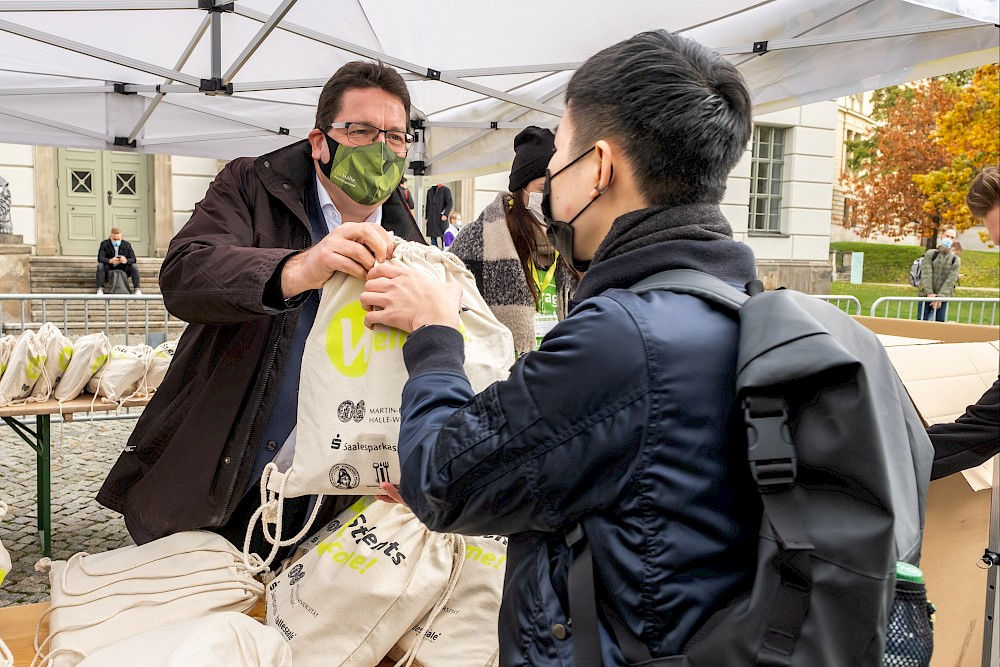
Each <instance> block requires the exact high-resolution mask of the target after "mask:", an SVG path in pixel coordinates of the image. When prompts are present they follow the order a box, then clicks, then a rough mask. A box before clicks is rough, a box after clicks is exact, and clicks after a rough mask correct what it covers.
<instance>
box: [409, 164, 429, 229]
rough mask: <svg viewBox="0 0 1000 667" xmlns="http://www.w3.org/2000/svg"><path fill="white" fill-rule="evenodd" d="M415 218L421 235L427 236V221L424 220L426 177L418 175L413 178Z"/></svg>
mask: <svg viewBox="0 0 1000 667" xmlns="http://www.w3.org/2000/svg"><path fill="white" fill-rule="evenodd" d="M413 180H414V184H413V188H414V189H413V193H412V194H413V216H414V217H415V218H416V219H417V227H419V228H420V233H421V234H423V235H424V236H425V237H426V236H427V221H426V220H425V219H424V214H423V210H424V177H423V176H420V175H417V176H414V177H413Z"/></svg>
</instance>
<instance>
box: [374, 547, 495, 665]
mask: <svg viewBox="0 0 1000 667" xmlns="http://www.w3.org/2000/svg"><path fill="white" fill-rule="evenodd" d="M463 556H464V557H465V566H464V567H463V568H462V574H461V576H459V578H458V583H457V584H456V585H455V591H454V592H453V593H452V594H451V596H450V597H449V599H448V604H447V605H446V606H445V607H444V609H443V610H442V612H441V614H440V615H438V616H437V618H436V619H434V620H433V621H432V620H431V619H430V618H429V617H424V618H422V619H420V622H419V623H417V624H416V625H415V626H413V628H412V629H411V631H410V632H408V633H406V634H405V635H403V637H402V638H401V639H400V640H399V641H398V642H397V643H396V646H394V647H393V649H392V650H391V651H390V652H389V656H390V657H391V658H392V659H393V660H407V661H408V660H409V659H410V657H411V656H412V664H414V665H417V666H418V667H452V666H453V667H490V666H491V665H493V664H494V663H495V662H496V661H497V659H498V656H499V652H500V642H499V639H498V636H497V623H498V620H499V616H500V600H501V598H502V597H503V579H504V573H505V572H506V570H507V538H506V537H501V536H498V535H486V536H483V537H466V538H465V553H464V554H463ZM418 640H422V642H421V643H420V644H419V645H418V644H417V642H418Z"/></svg>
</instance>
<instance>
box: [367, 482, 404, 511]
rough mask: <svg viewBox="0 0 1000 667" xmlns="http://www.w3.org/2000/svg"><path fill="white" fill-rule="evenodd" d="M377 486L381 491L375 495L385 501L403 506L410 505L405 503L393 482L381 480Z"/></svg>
mask: <svg viewBox="0 0 1000 667" xmlns="http://www.w3.org/2000/svg"><path fill="white" fill-rule="evenodd" d="M379 488H380V489H382V493H379V494H377V495H376V496H375V497H376V498H378V499H379V500H382V501H384V502H387V503H398V504H399V505H402V506H403V507H406V508H409V507H410V506H409V505H407V504H406V501H405V500H403V496H402V495H401V494H400V493H399V487H397V486H396V485H395V484H390V483H389V482H382V483H381V484H379Z"/></svg>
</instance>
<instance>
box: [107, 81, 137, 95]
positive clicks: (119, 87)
mask: <svg viewBox="0 0 1000 667" xmlns="http://www.w3.org/2000/svg"><path fill="white" fill-rule="evenodd" d="M128 85H129V84H127V83H116V84H114V86H113V87H114V89H115V92H116V93H118V94H119V95H138V94H139V93H137V92H136V91H134V90H128V89H127V88H126V86H128Z"/></svg>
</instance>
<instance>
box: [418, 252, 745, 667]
mask: <svg viewBox="0 0 1000 667" xmlns="http://www.w3.org/2000/svg"><path fill="white" fill-rule="evenodd" d="M690 243H698V244H699V245H696V246H692V247H693V248H695V249H699V250H698V252H694V253H687V254H684V253H681V252H680V251H679V250H677V249H680V248H683V246H684V244H690ZM706 243H710V244H715V245H711V246H710V245H706ZM678 244H679V245H678ZM659 245H661V246H662V247H660V248H659V249H657V248H644V249H642V250H641V251H638V252H632V253H626V254H624V255H622V256H620V257H615V258H612V259H609V260H607V261H605V262H603V263H601V264H600V265H595V266H593V267H592V268H591V269H590V270H589V271H588V273H587V275H586V277H585V278H584V280H585V282H586V283H588V284H589V285H590V291H591V292H593V293H594V295H593V296H590V298H586V300H584V301H583V302H582V303H579V304H578V305H577V306H576V307H575V308H574V309H573V310H572V311H571V313H570V315H569V316H568V317H567V318H566V319H565V320H563V321H562V322H560V323H559V324H558V325H557V326H556V327H555V328H554V329H553V330H552V331H551V332H550V334H549V335H548V336H547V337H546V338H545V340H544V342H543V343H542V345H541V349H539V350H538V351H537V352H531V353H528V354H527V355H525V356H524V357H522V359H521V361H520V362H519V363H518V364H517V365H516V366H515V367H514V369H513V370H512V374H511V376H510V379H508V380H507V381H505V382H499V383H496V384H494V385H493V386H491V387H490V388H488V389H487V390H486V391H484V392H483V393H481V394H479V395H478V396H477V395H474V394H473V392H472V389H471V387H470V385H469V382H468V380H467V379H466V377H465V374H464V373H463V370H462V363H463V356H464V354H463V340H462V337H461V335H460V334H459V333H458V332H457V331H455V330H453V329H450V328H447V327H426V328H424V329H421V330H419V331H417V332H415V333H414V334H413V335H412V336H411V337H410V338H409V340H408V341H407V342H406V345H405V346H404V348H403V352H404V355H405V358H406V363H407V367H408V370H409V372H410V379H409V381H408V382H407V384H406V386H405V388H404V390H403V400H402V424H401V432H400V443H399V456H400V461H401V463H402V481H401V484H400V490H401V492H402V494H403V497H404V499H405V500H406V501H407V502H408V503H409V505H410V507H411V508H412V509H413V511H414V512H415V513H416V515H417V516H418V517H419V518H420V519H421V520H422V521H423V522H424V523H425V524H426V525H427V526H428V527H429V528H431V529H432V530H436V531H442V532H457V533H463V534H467V535H481V534H494V535H496V534H500V535H507V536H509V538H510V543H509V553H508V568H507V576H506V581H505V587H504V596H503V605H502V609H501V616H500V647H501V649H500V650H501V664H503V665H505V666H508V665H518V666H521V665H525V666H528V665H530V666H532V667H540V666H546V665H567V666H568V665H572V664H573V661H572V641H571V637H567V638H566V639H562V640H560V639H558V638H557V637H556V636H555V635H554V633H553V626H555V625H556V624H566V622H567V617H568V604H567V593H566V579H567V572H568V568H569V564H570V553H569V549H568V547H567V546H566V545H565V541H564V534H565V531H567V530H569V529H570V528H572V526H573V525H574V524H576V523H578V522H582V525H583V527H584V530H585V532H586V534H587V537H588V539H589V541H590V544H591V547H592V550H593V553H594V563H595V577H596V579H597V580H598V581H599V582H600V588H599V589H598V597H599V599H600V600H602V604H604V605H607V606H608V607H610V608H611V609H612V610H613V611H614V612H615V613H617V614H618V616H619V617H620V618H621V619H622V620H623V621H624V622H625V623H626V624H627V625H628V627H629V628H630V629H631V630H632V632H633V633H634V634H635V635H636V636H637V637H639V638H640V639H641V640H642V641H643V643H645V644H646V645H647V646H648V647H649V649H650V652H651V653H652V655H653V656H654V657H660V656H666V655H672V654H675V653H679V652H681V651H682V650H683V646H684V644H685V642H686V641H687V640H688V639H689V638H690V637H691V635H692V634H693V633H694V631H695V630H696V629H697V628H698V627H699V626H700V625H701V624H702V623H703V622H704V621H705V620H706V619H707V617H708V616H709V615H711V613H712V612H713V611H715V610H717V609H718V608H720V607H721V606H723V605H724V604H725V603H726V602H728V601H729V600H730V599H731V598H732V597H734V596H736V595H737V594H739V593H741V592H744V591H745V590H747V589H748V588H749V586H750V585H751V583H752V570H753V568H754V567H755V564H756V563H755V553H756V535H757V531H758V527H759V521H760V508H759V502H758V500H757V495H756V491H755V490H754V488H753V486H752V484H751V480H750V477H749V472H748V469H747V464H746V444H745V436H744V429H743V426H742V419H741V417H740V415H739V414H738V411H737V406H736V405H735V390H734V386H735V374H736V373H735V364H736V352H737V336H738V325H737V322H736V320H735V319H734V318H733V317H732V316H731V315H730V314H728V313H725V312H722V311H719V310H716V309H715V308H713V307H712V306H710V305H709V304H707V303H706V302H703V301H701V300H700V299H698V298H695V297H692V296H688V295H679V294H674V293H669V292H663V291H657V292H649V293H646V294H642V295H638V294H634V293H632V292H630V291H628V290H627V288H628V287H629V286H631V285H633V284H634V283H636V282H638V280H640V279H642V278H644V277H646V276H648V275H651V274H653V273H656V272H658V271H661V270H664V269H667V268H682V267H683V268H700V269H702V270H706V271H708V272H709V273H714V274H715V275H718V276H719V277H722V278H723V279H725V280H729V281H730V282H732V283H734V284H739V285H740V286H742V285H743V284H745V283H746V282H748V281H749V280H751V279H752V278H753V271H754V269H753V257H752V254H751V253H750V252H749V250H748V249H746V247H745V246H743V245H742V244H738V243H735V242H734V241H732V240H724V241H711V242H692V241H674V242H667V243H663V244H659ZM705 248H708V251H704V249H705ZM692 256H698V257H699V259H698V261H697V262H695V263H694V264H692V263H691V262H690V261H689V259H690V257H692ZM734 256H736V257H737V261H736V262H735V264H736V268H734V266H733V264H734V262H733V261H732V259H733V257H734ZM595 286H596V289H595ZM581 288H585V285H584V284H583V283H581ZM609 632H610V631H609V629H608V628H607V626H606V625H602V637H601V644H602V653H603V661H604V664H605V665H623V664H625V661H624V659H623V658H622V655H621V652H620V651H619V649H618V647H617V646H616V644H615V642H614V641H613V640H611V639H610V635H609ZM559 634H562V633H559Z"/></svg>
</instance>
